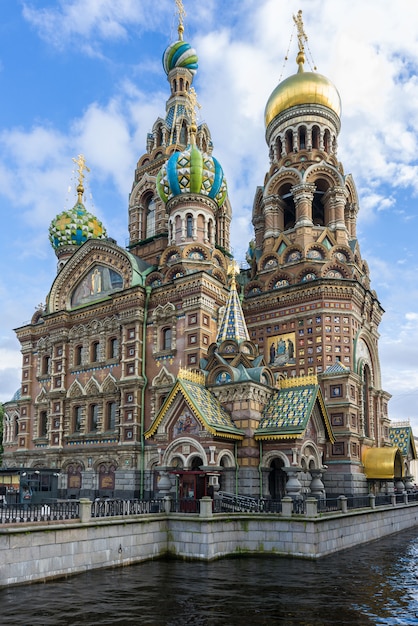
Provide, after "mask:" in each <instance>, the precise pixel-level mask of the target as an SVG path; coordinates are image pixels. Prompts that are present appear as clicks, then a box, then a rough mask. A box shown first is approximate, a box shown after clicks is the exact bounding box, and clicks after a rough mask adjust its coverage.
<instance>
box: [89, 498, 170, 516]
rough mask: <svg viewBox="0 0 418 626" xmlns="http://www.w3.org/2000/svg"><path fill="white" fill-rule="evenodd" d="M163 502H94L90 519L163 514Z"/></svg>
mask: <svg viewBox="0 0 418 626" xmlns="http://www.w3.org/2000/svg"><path fill="white" fill-rule="evenodd" d="M164 510H165V509H164V500H110V499H109V500H108V499H106V500H95V501H94V502H92V504H91V516H92V517H95V518H97V517H114V516H115V515H116V516H124V515H142V514H144V513H162V512H164Z"/></svg>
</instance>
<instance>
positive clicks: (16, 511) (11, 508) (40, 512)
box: [0, 501, 80, 524]
mask: <svg viewBox="0 0 418 626" xmlns="http://www.w3.org/2000/svg"><path fill="white" fill-rule="evenodd" d="M79 517H80V513H79V504H78V502H76V501H65V502H52V503H50V504H29V505H24V504H9V505H7V506H5V507H3V508H0V524H19V523H22V524H23V523H26V522H59V521H63V520H70V519H78V518H79Z"/></svg>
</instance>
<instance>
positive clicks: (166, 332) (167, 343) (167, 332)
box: [161, 327, 172, 350]
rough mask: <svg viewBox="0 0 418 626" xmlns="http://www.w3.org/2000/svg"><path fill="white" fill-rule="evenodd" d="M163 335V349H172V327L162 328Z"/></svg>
mask: <svg viewBox="0 0 418 626" xmlns="http://www.w3.org/2000/svg"><path fill="white" fill-rule="evenodd" d="M161 335H162V337H161V339H162V345H161V349H162V350H171V340H172V330H171V327H166V328H163V329H162V333H161Z"/></svg>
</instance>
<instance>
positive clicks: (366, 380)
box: [363, 365, 371, 437]
mask: <svg viewBox="0 0 418 626" xmlns="http://www.w3.org/2000/svg"><path fill="white" fill-rule="evenodd" d="M370 385H371V376H370V369H369V367H368V366H367V365H366V366H365V367H364V373H363V415H364V434H365V435H366V437H370V392H369V389H370Z"/></svg>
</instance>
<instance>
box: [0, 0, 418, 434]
mask: <svg viewBox="0 0 418 626" xmlns="http://www.w3.org/2000/svg"><path fill="white" fill-rule="evenodd" d="M174 5H175V3H174V0H158V1H157V2H156V1H155V0H154V1H151V0H65V1H64V0H62V1H61V0H55V1H47V0H26V1H21V0H12V1H10V0H3V2H1V3H0V93H1V94H2V95H1V99H0V208H1V212H0V214H1V216H2V228H1V229H0V243H1V257H0V296H1V308H0V401H7V400H9V399H10V398H11V396H12V395H13V393H14V392H15V390H16V389H17V388H18V387H19V381H20V352H19V344H18V342H17V340H16V338H15V335H14V332H13V330H12V329H13V328H16V327H18V326H20V325H22V324H23V323H24V322H27V321H29V320H30V318H31V317H32V314H33V312H34V310H35V307H36V306H37V305H38V304H39V303H41V302H45V297H46V295H47V293H48V291H49V289H50V286H51V284H52V281H53V279H54V277H55V273H56V258H55V256H54V253H53V250H52V248H51V246H50V244H49V241H48V227H49V224H50V222H51V220H52V219H53V218H54V216H55V215H56V214H57V213H59V212H61V211H62V210H63V209H64V208H69V207H71V206H72V205H73V204H74V202H75V199H76V196H75V190H74V183H75V179H74V171H73V170H74V164H73V162H72V158H73V157H76V156H77V155H78V154H80V153H82V154H84V155H85V157H86V161H87V165H88V166H89V168H90V170H91V171H90V174H89V175H88V179H87V185H86V188H87V191H86V196H85V204H86V206H87V208H88V209H89V210H90V211H92V212H93V213H95V214H96V215H97V216H98V217H99V218H100V219H101V220H102V221H103V223H104V225H105V226H106V228H107V232H108V234H109V236H111V237H113V238H114V239H116V240H117V241H118V243H119V244H120V245H125V243H126V240H127V236H128V232H127V215H128V213H127V207H128V194H129V191H130V189H131V185H132V180H133V174H134V169H135V164H136V162H137V160H138V158H139V157H140V156H141V154H143V153H144V151H145V141H146V134H147V132H149V131H150V129H151V127H152V125H153V123H154V121H155V119H156V118H157V117H158V116H160V115H164V112H165V101H166V98H167V97H168V83H167V81H166V77H165V74H164V71H163V69H162V65H161V56H162V53H163V51H164V49H165V47H166V46H167V45H168V44H169V43H170V42H171V41H174V40H175V39H176V36H177V33H176V25H177V21H176V17H175V10H174ZM184 5H185V9H186V13H187V15H186V19H185V39H186V40H187V41H189V42H190V43H191V44H192V46H193V47H195V49H196V51H197V53H198V56H199V70H198V73H197V76H196V79H195V82H194V86H195V88H196V91H197V94H198V99H199V102H200V103H201V105H202V108H201V110H200V121H205V122H206V123H207V124H208V125H209V127H210V129H211V133H212V139H213V142H214V145H215V149H214V155H215V156H216V157H217V158H218V160H219V161H220V162H221V163H222V165H223V168H224V171H225V174H226V177H227V180H228V186H229V194H230V198H231V202H232V208H233V223H232V235H231V239H232V247H233V252H234V254H235V257H236V259H237V260H238V261H241V260H243V259H244V257H245V251H246V248H247V245H248V242H249V240H250V239H251V238H252V228H251V209H252V203H253V198H254V193H255V189H256V186H257V185H261V184H262V183H263V179H264V174H265V172H266V170H267V169H268V151H267V146H266V144H265V140H264V121H263V113H264V106H265V103H266V101H267V99H268V96H269V95H270V93H271V92H272V91H273V89H274V87H275V86H276V85H277V83H278V82H279V80H280V79H281V78H286V76H288V75H289V74H292V73H294V72H295V70H296V65H295V61H294V59H295V54H296V47H295V46H296V42H295V36H293V41H292V44H291V48H290V51H289V59H288V61H287V62H286V63H284V57H285V55H286V53H287V51H288V47H289V41H290V38H291V34H292V32H293V20H292V14H293V13H295V14H296V12H297V11H298V9H302V11H303V18H304V23H305V30H306V32H307V34H308V37H309V41H308V43H309V49H310V51H311V53H312V56H313V58H314V61H315V64H316V66H317V68H318V71H319V72H320V73H322V74H325V75H326V76H327V77H329V78H330V79H331V80H332V81H333V82H334V83H335V85H336V86H337V88H338V90H339V92H340V95H341V99H342V104H343V110H342V116H341V117H342V129H341V133H340V137H339V147H338V157H339V159H340V160H341V162H342V163H343V165H344V169H345V173H346V174H348V173H352V174H353V176H354V180H355V182H356V185H357V190H358V193H359V196H360V212H359V218H358V231H357V233H358V237H359V240H360V245H361V251H362V255H363V257H364V258H365V259H366V260H367V262H368V263H369V267H370V271H371V280H372V288H373V289H375V290H376V292H377V294H378V297H379V299H380V302H381V304H382V306H383V308H384V309H385V311H386V313H385V315H384V318H383V322H382V324H381V326H380V333H381V339H380V356H381V370H382V382H383V388H384V389H386V390H387V391H389V393H391V394H392V396H393V398H392V400H391V403H390V416H391V418H392V420H404V419H410V420H411V423H412V424H413V425H414V426H415V432H416V433H417V434H418V406H417V405H418V286H417V275H418V271H417V270H418V268H417V266H418V257H417V253H416V249H417V235H418V225H417V219H418V211H417V192H418V161H417V150H416V146H417V144H418V106H417V103H418V78H417V74H418V71H417V70H418V30H417V28H416V24H417V23H418V3H417V2H416V0H397V2H393V1H392V0H367V2H364V0H338V1H336V0H298V1H296V0H295V1H293V0H287V1H286V2H284V1H280V0H228V1H226V0H184ZM69 189H70V191H69Z"/></svg>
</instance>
